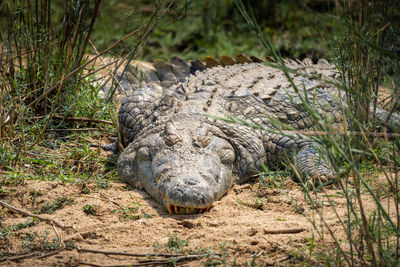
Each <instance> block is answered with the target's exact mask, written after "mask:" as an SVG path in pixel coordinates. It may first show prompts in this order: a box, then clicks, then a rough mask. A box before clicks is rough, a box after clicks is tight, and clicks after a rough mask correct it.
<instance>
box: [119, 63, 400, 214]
mask: <svg viewBox="0 0 400 267" xmlns="http://www.w3.org/2000/svg"><path fill="white" fill-rule="evenodd" d="M289 63H290V62H289ZM307 65H308V66H307ZM155 66H156V69H157V74H158V76H157V77H158V79H159V80H157V81H156V82H155V83H154V84H151V81H150V82H149V81H148V85H147V86H143V87H141V88H138V89H135V90H133V92H132V93H131V94H130V95H129V96H127V97H125V99H124V100H123V101H122V104H121V108H120V111H119V124H120V136H121V140H120V142H121V143H122V145H123V146H124V147H125V149H124V151H123V152H122V153H121V155H120V157H119V160H118V164H117V169H118V172H119V174H120V175H121V176H122V177H123V178H124V179H126V181H127V182H128V183H129V184H131V185H133V186H140V187H142V188H144V189H145V190H146V191H147V192H148V193H149V194H150V195H151V196H152V197H153V198H155V199H156V200H157V201H159V202H160V203H162V204H163V205H164V206H165V207H166V208H167V209H168V211H169V213H170V214H192V213H200V212H203V211H206V210H208V209H209V208H210V207H211V206H212V204H213V202H214V201H216V200H218V199H219V198H221V197H222V196H223V195H224V194H225V193H226V192H227V190H228V189H229V187H230V186H231V185H232V184H234V183H243V182H245V181H246V180H247V179H249V178H250V177H251V176H252V175H254V174H255V173H257V171H260V170H262V164H265V165H266V166H274V167H275V166H279V165H281V164H282V163H283V162H287V161H288V160H289V161H293V162H295V164H296V166H297V169H298V170H299V173H300V175H301V177H302V179H304V180H309V181H318V182H319V183H321V182H322V183H325V182H327V183H329V182H330V181H332V180H333V179H334V177H335V176H334V174H333V172H332V170H331V168H330V167H329V162H327V161H326V160H325V159H324V158H323V156H322V155H320V154H319V153H318V152H319V147H318V145H317V144H315V143H312V142H309V141H307V140H306V139H304V138H302V137H301V135H296V136H291V137H289V136H285V135H279V134H273V133H272V132H271V131H268V129H272V124H271V121H272V120H274V119H275V120H278V121H281V122H283V123H286V124H288V125H290V126H291V127H293V128H294V129H295V130H312V129H313V126H314V124H313V120H312V119H311V118H310V115H309V113H308V112H307V111H306V110H305V108H304V106H303V105H302V101H301V99H300V97H299V95H298V94H297V93H296V92H295V91H294V89H293V87H292V85H291V83H289V81H288V80H287V78H286V76H285V75H284V73H283V72H282V71H281V70H279V69H277V68H273V67H269V66H266V65H264V64H262V63H254V62H250V63H244V64H234V65H227V66H216V67H212V68H205V69H201V68H199V67H198V65H196V64H194V63H192V64H191V65H189V64H187V63H186V62H184V61H182V60H179V59H176V58H175V59H173V60H172V61H171V63H170V64H167V63H158V65H157V64H156V65H155ZM196 66H197V67H196ZM292 66H295V68H297V69H300V67H302V66H303V67H304V70H305V71H307V72H308V73H309V74H310V72H311V74H320V75H326V76H328V77H329V76H334V75H335V73H336V72H335V71H334V69H332V67H331V65H329V64H327V63H326V62H322V63H320V64H314V65H313V64H311V63H308V64H307V63H302V62H300V63H297V62H294V63H293V62H292ZM199 69H200V70H199ZM310 70H311V71H310ZM313 72H314V73H313ZM171 80H172V82H171ZM293 81H294V83H295V85H296V86H297V87H298V88H300V89H301V90H304V91H305V92H307V93H306V94H304V95H303V96H306V97H307V98H309V100H310V103H312V105H313V107H314V108H315V110H316V111H317V112H318V113H319V114H320V115H321V116H322V117H324V118H326V120H327V121H329V122H330V123H331V124H332V127H333V128H339V127H342V120H343V116H342V114H341V112H340V110H341V109H340V105H339V101H338V98H337V97H336V96H335V93H334V92H335V91H337V90H336V89H334V88H327V87H326V85H322V84H321V83H320V82H318V81H314V80H311V79H308V78H304V77H302V76H300V75H293ZM379 112H380V114H381V113H382V114H381V116H385V114H386V113H385V112H384V111H383V110H379ZM386 115H387V114H386ZM227 116H234V117H236V118H239V119H242V120H246V121H249V122H253V123H258V124H260V125H262V126H264V128H265V129H266V130H259V129H254V128H250V127H247V126H243V125H239V124H235V123H230V122H228V121H225V120H220V119H216V118H217V117H227ZM396 116H397V115H396ZM395 118H397V120H398V117H395Z"/></svg>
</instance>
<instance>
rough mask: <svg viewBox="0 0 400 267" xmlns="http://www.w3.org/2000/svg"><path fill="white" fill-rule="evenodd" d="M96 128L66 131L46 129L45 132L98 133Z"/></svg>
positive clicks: (69, 129)
mask: <svg viewBox="0 0 400 267" xmlns="http://www.w3.org/2000/svg"><path fill="white" fill-rule="evenodd" d="M98 130H99V129H97V128H76V129H75V128H68V129H47V130H46V131H47V132H89V131H98Z"/></svg>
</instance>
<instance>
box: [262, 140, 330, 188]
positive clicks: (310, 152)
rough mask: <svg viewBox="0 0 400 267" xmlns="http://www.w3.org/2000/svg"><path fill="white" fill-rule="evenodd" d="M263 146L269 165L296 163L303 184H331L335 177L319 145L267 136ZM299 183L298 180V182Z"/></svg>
mask: <svg viewBox="0 0 400 267" xmlns="http://www.w3.org/2000/svg"><path fill="white" fill-rule="evenodd" d="M263 144H264V148H265V152H266V156H267V157H266V158H267V162H266V163H267V165H268V166H270V167H275V166H279V165H282V163H284V162H286V163H292V162H294V167H295V168H296V170H297V171H298V174H299V175H300V179H301V180H302V181H303V182H307V181H311V182H313V183H315V184H321V183H329V182H331V181H332V180H333V179H334V178H335V176H334V174H333V171H332V169H331V168H330V167H329V164H328V163H327V162H326V160H325V159H324V158H323V157H322V156H321V154H320V153H319V152H320V151H319V145H318V144H316V143H310V142H308V141H306V140H304V139H301V138H295V137H289V136H285V135H279V134H269V133H267V134H265V135H264V136H263ZM297 181H298V180H297Z"/></svg>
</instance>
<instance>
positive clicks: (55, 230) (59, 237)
mask: <svg viewBox="0 0 400 267" xmlns="http://www.w3.org/2000/svg"><path fill="white" fill-rule="evenodd" d="M51 227H53V230H54V232H55V233H56V235H57V237H58V239H59V240H60V243H61V245H62V246H63V247H64V248H65V244H64V241H63V240H62V238H61V236H60V234H59V233H58V231H57V228H56V227H55V226H54V223H52V224H51Z"/></svg>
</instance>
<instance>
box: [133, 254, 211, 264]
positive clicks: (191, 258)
mask: <svg viewBox="0 0 400 267" xmlns="http://www.w3.org/2000/svg"><path fill="white" fill-rule="evenodd" d="M205 256H207V254H202V255H185V256H179V257H171V258H166V259H152V260H139V261H138V262H139V263H153V264H160V263H169V262H170V260H172V259H173V261H174V262H178V261H182V260H197V259H199V258H201V257H205Z"/></svg>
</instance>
